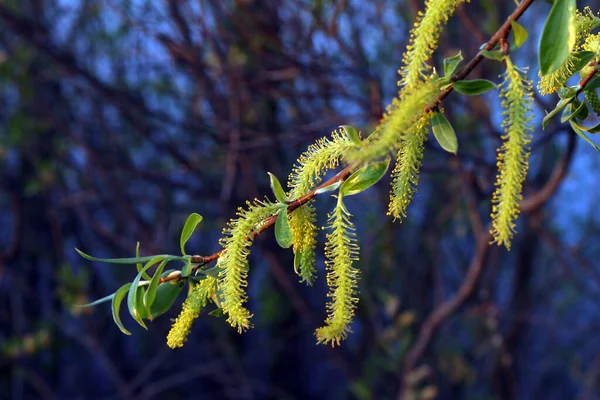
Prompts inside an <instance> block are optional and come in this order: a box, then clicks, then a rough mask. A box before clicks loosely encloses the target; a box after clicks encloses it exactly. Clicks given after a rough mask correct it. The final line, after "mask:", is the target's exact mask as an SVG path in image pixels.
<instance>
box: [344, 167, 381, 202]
mask: <svg viewBox="0 0 600 400" xmlns="http://www.w3.org/2000/svg"><path fill="white" fill-rule="evenodd" d="M389 166H390V159H389V158H388V159H386V160H384V161H379V162H375V163H372V164H368V165H366V166H364V167H362V168H360V169H359V170H358V171H356V172H354V173H353V174H352V175H350V177H349V178H348V179H346V180H345V181H344V183H342V186H341V187H340V196H352V195H355V194H358V193H361V192H363V191H365V190H367V189H368V188H370V187H371V186H373V185H374V184H376V183H377V182H379V180H380V179H381V178H382V177H383V176H384V175H385V173H386V172H387V170H388V168H389Z"/></svg>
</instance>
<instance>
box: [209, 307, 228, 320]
mask: <svg viewBox="0 0 600 400" xmlns="http://www.w3.org/2000/svg"><path fill="white" fill-rule="evenodd" d="M208 315H212V316H213V317H217V318H220V317H223V316H225V314H224V313H223V309H222V308H215V309H214V310H212V311H211V312H209V313H208Z"/></svg>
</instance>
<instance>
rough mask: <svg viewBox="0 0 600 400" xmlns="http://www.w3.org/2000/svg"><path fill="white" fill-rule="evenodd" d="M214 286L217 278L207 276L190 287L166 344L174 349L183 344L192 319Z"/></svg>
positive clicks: (195, 316) (211, 292) (203, 305)
mask: <svg viewBox="0 0 600 400" xmlns="http://www.w3.org/2000/svg"><path fill="white" fill-rule="evenodd" d="M216 287H217V280H216V279H215V278H212V277H210V276H208V277H206V279H203V280H202V281H200V282H199V283H197V284H196V285H195V286H194V287H193V288H192V290H191V292H190V294H189V296H188V297H187V299H185V301H184V302H183V307H182V309H181V313H180V314H179V316H178V317H177V319H176V320H175V322H174V323H173V327H172V328H171V330H170V331H169V334H168V335H167V346H169V347H170V348H172V349H175V348H177V347H182V346H183V345H184V344H185V342H186V340H187V337H188V335H189V334H190V331H191V330H192V325H193V324H194V321H195V320H196V318H198V316H199V315H200V311H202V309H203V308H204V307H205V306H206V302H207V300H208V298H209V297H210V296H212V295H213V293H214V292H215V290H216Z"/></svg>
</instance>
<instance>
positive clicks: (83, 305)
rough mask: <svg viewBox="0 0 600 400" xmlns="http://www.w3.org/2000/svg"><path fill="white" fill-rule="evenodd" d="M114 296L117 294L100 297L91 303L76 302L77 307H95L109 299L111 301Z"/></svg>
mask: <svg viewBox="0 0 600 400" xmlns="http://www.w3.org/2000/svg"><path fill="white" fill-rule="evenodd" d="M113 297H115V294H114V293H113V294H109V295H108V296H105V297H103V298H101V299H98V300H96V301H92V302H91V303H87V304H75V305H74V306H75V307H78V308H88V307H94V306H97V305H98V304H102V303H106V302H107V301H111V300H112V299H113Z"/></svg>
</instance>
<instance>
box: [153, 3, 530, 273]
mask: <svg viewBox="0 0 600 400" xmlns="http://www.w3.org/2000/svg"><path fill="white" fill-rule="evenodd" d="M531 3H533V0H523V1H522V2H521V3H520V4H519V6H518V7H517V8H516V9H515V11H514V12H513V13H512V14H511V15H510V17H508V18H507V20H506V22H504V24H502V26H501V27H500V28H499V29H498V30H497V31H496V33H495V34H494V35H493V36H492V37H491V38H490V40H489V41H488V42H487V43H486V44H485V46H484V49H486V50H492V49H493V48H494V47H496V45H497V44H498V43H499V41H500V39H502V38H503V37H506V35H508V33H509V32H510V29H511V24H510V21H511V20H513V21H516V20H518V19H519V18H520V17H521V15H523V13H524V12H525V10H527V8H528V7H529V6H530V5H531ZM483 59H484V57H483V56H482V55H481V54H480V53H478V54H477V55H476V56H475V57H473V58H472V59H471V61H469V63H468V64H467V65H465V66H464V67H463V68H462V69H460V70H459V71H458V72H457V73H456V74H454V75H453V76H452V78H451V80H452V82H456V81H460V80H463V79H465V78H466V77H467V76H468V75H469V74H470V73H471V71H473V70H474V69H475V67H476V66H477V65H479V63H480V62H481V61H482V60H483ZM453 90H454V89H453V88H452V86H449V87H448V88H446V89H445V90H443V91H441V92H440V93H439V94H438V95H437V96H436V97H435V99H433V101H432V102H431V103H430V104H429V105H428V106H427V107H426V108H425V111H431V110H433V109H435V108H436V107H437V106H439V104H440V103H441V102H442V101H443V100H444V99H445V98H446V97H448V95H449V94H450V93H452V91H453ZM357 167H358V165H356V164H350V165H348V166H347V167H346V168H344V169H342V170H341V171H340V172H338V173H337V174H336V175H335V176H333V177H332V178H331V179H329V180H327V181H325V182H323V183H322V184H320V185H319V186H317V187H316V188H315V189H313V190H312V191H311V192H309V193H307V194H306V195H304V196H302V197H300V198H298V199H296V200H293V201H291V202H290V203H289V206H288V213H291V212H292V211H294V210H296V209H298V208H299V207H302V206H303V205H304V204H306V203H308V202H309V201H311V200H312V199H313V198H315V196H317V192H318V190H319V189H321V188H324V187H325V186H329V185H331V184H334V183H337V182H343V181H345V180H346V179H347V178H348V177H349V176H350V175H351V174H352V172H354V170H355V169H356V168H357ZM275 221H277V215H273V216H271V217H269V218H267V219H266V220H265V222H264V224H261V227H260V229H258V230H257V231H256V232H253V233H252V236H251V238H250V239H253V238H255V237H256V236H258V235H260V234H261V233H262V232H264V231H265V230H267V229H269V228H271V227H272V226H273V225H275ZM222 252H223V250H220V251H218V252H216V253H214V254H211V255H209V256H199V255H196V256H192V259H191V261H192V263H194V264H198V265H197V266H195V267H194V268H193V271H196V270H198V269H199V268H202V267H203V266H204V265H206V264H207V263H209V262H211V261H214V260H216V259H217V258H219V256H220V255H221V253H222ZM174 279H180V275H175V274H174V275H173V276H168V277H165V278H162V279H161V281H160V283H163V282H166V281H170V280H174Z"/></svg>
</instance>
